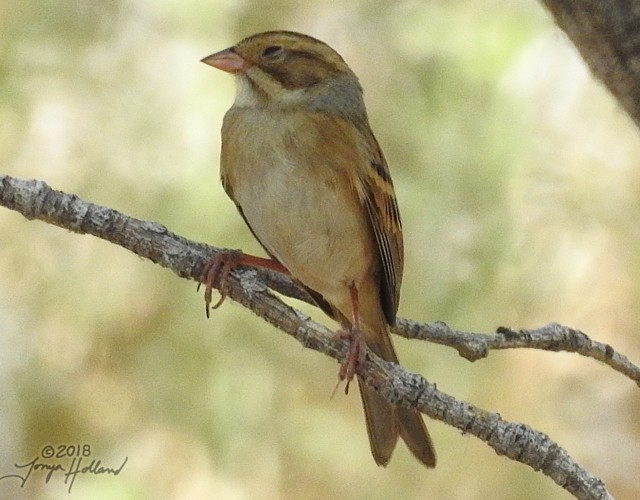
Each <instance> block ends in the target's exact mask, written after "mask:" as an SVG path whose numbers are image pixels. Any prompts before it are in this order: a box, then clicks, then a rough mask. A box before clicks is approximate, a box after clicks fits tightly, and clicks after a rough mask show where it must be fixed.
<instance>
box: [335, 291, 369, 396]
mask: <svg viewBox="0 0 640 500" xmlns="http://www.w3.org/2000/svg"><path fill="white" fill-rule="evenodd" d="M349 294H350V296H351V325H349V328H348V329H346V330H341V331H340V332H338V336H339V338H341V339H347V340H349V350H348V351H347V356H346V357H345V359H344V362H343V363H342V366H340V371H339V372H338V377H339V378H340V380H346V381H347V385H346V386H345V388H344V392H345V394H348V393H349V383H350V382H351V381H352V380H353V377H354V376H355V374H356V370H357V368H358V364H359V363H362V362H364V357H365V353H366V349H365V347H366V344H365V341H364V336H363V335H362V330H360V302H359V300H358V288H357V287H356V284H355V283H351V285H349Z"/></svg>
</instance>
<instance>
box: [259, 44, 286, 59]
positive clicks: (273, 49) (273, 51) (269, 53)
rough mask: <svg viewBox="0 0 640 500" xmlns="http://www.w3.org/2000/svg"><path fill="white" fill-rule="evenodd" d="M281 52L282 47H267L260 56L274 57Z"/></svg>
mask: <svg viewBox="0 0 640 500" xmlns="http://www.w3.org/2000/svg"><path fill="white" fill-rule="evenodd" d="M281 50H282V47H280V45H270V46H269V47H267V48H266V49H264V50H263V51H262V55H263V57H270V56H275V55H276V54H277V53H278V52H280V51H281Z"/></svg>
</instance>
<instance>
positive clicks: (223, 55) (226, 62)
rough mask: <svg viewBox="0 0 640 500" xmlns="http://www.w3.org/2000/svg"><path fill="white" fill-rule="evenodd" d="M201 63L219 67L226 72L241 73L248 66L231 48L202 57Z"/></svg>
mask: <svg viewBox="0 0 640 500" xmlns="http://www.w3.org/2000/svg"><path fill="white" fill-rule="evenodd" d="M201 62H203V63H205V64H208V65H209V66H213V67H214V68H218V69H221V70H222V71H226V72H227V73H242V72H243V71H245V70H246V69H247V67H248V65H247V62H246V61H245V60H244V59H243V58H242V57H240V56H239V55H238V54H236V53H235V52H234V51H233V49H224V50H221V51H220V52H216V53H215V54H211V55H210V56H207V57H205V58H204V59H202V61H201Z"/></svg>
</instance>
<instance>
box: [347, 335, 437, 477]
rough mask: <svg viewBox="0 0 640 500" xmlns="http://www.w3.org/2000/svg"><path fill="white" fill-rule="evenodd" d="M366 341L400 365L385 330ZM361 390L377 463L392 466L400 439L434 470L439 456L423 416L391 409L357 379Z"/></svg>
mask: <svg viewBox="0 0 640 500" xmlns="http://www.w3.org/2000/svg"><path fill="white" fill-rule="evenodd" d="M367 337H368V338H367V345H368V347H369V349H371V350H372V351H373V352H375V353H376V354H377V355H378V356H380V357H381V358H383V359H385V360H387V361H393V362H395V363H397V362H398V357H397V356H396V353H395V350H394V349H393V344H392V343H391V338H390V337H389V333H388V331H387V329H386V328H384V331H383V332H382V333H380V334H378V335H377V336H376V337H375V341H374V342H372V339H371V338H370V337H371V336H367ZM358 386H359V387H360V397H361V398H362V406H363V408H364V415H365V420H366V422H367V434H368V435H369V444H370V446H371V453H372V454H373V458H374V460H375V461H376V463H377V464H378V465H382V466H386V465H387V463H389V460H390V459H391V455H392V454H393V450H394V448H395V446H396V443H397V441H398V435H399V436H400V437H401V438H402V440H403V441H404V442H405V444H406V445H407V447H408V448H409V450H410V451H411V453H412V454H413V455H414V456H415V457H416V458H417V459H418V460H419V461H420V462H422V463H423V464H424V465H425V466H427V467H435V466H436V454H435V450H434V448H433V442H432V441H431V437H430V436H429V432H428V431H427V427H426V426H425V424H424V421H423V419H422V415H421V414H420V412H418V411H417V410H414V409H411V408H405V407H400V406H393V405H391V404H390V403H388V402H387V401H386V400H385V399H383V398H382V396H380V395H379V394H378V393H377V392H375V390H374V389H373V388H372V387H367V386H366V385H365V384H364V382H363V381H362V380H361V379H360V378H358Z"/></svg>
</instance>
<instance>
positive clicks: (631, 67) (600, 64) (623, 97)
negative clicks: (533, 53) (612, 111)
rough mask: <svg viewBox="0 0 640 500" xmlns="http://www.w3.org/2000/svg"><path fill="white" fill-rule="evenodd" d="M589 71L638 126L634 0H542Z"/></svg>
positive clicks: (639, 69)
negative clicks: (605, 0)
mask: <svg viewBox="0 0 640 500" xmlns="http://www.w3.org/2000/svg"><path fill="white" fill-rule="evenodd" d="M542 3H543V4H544V5H546V6H547V8H548V9H549V11H550V12H551V13H552V14H553V17H554V18H555V20H556V23H558V26H560V28H562V29H563V30H564V31H565V33H566V34H567V35H568V36H569V38H570V39H571V41H572V42H573V44H574V45H575V46H576V48H577V49H578V51H579V52H580V55H581V56H582V58H583V59H584V60H585V61H586V63H587V64H588V65H589V68H590V69H591V72H592V73H593V74H594V75H595V77H596V78H598V79H599V80H600V81H602V82H603V83H604V84H605V85H606V86H607V88H608V89H609V90H610V91H611V93H612V94H613V95H614V96H615V97H616V99H617V100H618V102H619V103H620V104H621V105H622V107H623V108H624V109H625V111H626V112H627V113H629V116H631V118H632V119H633V121H634V122H635V124H636V126H637V127H640V11H639V7H638V2H637V0H614V1H607V2H603V1H600V0H543V1H542Z"/></svg>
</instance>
